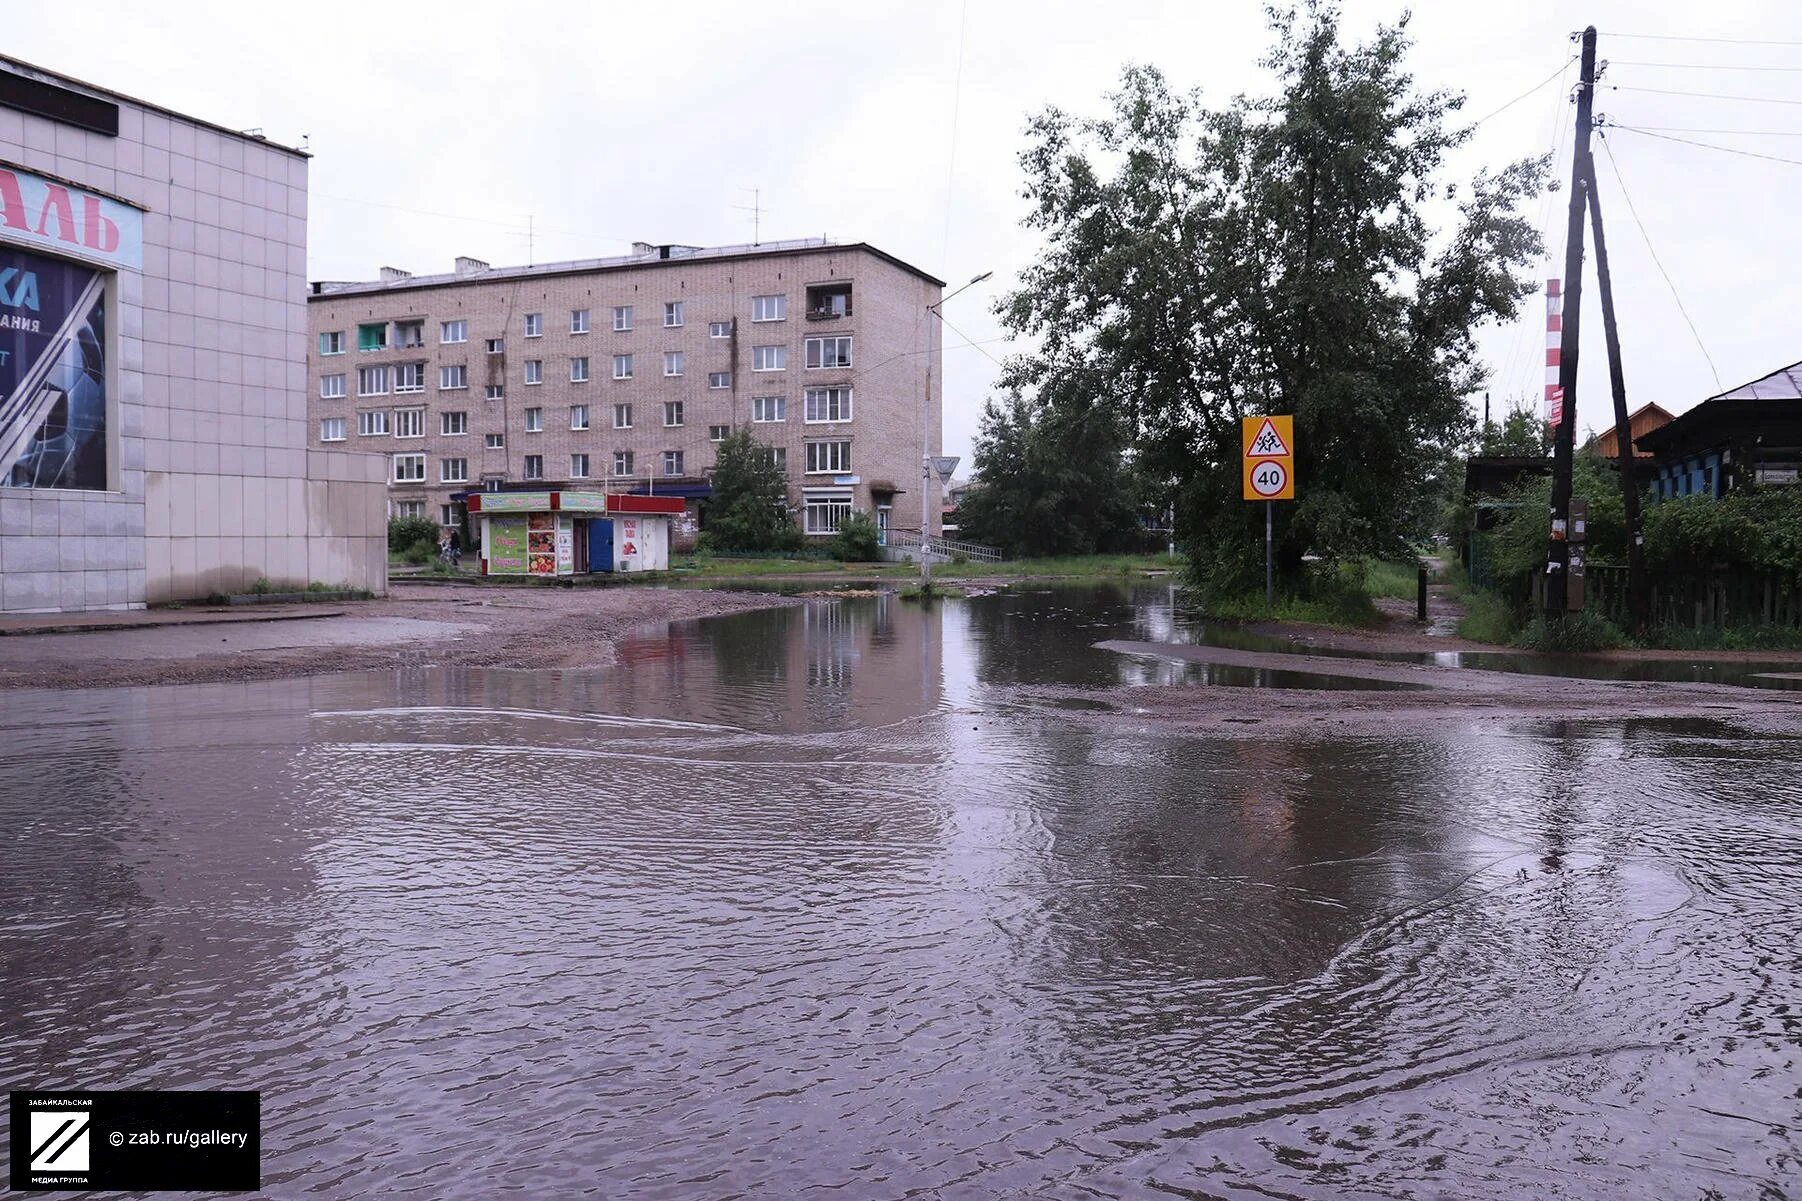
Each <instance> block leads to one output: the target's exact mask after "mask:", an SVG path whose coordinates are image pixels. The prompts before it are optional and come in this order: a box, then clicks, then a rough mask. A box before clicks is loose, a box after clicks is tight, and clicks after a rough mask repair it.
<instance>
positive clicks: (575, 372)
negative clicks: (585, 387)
mask: <svg viewBox="0 0 1802 1201" xmlns="http://www.w3.org/2000/svg"><path fill="white" fill-rule="evenodd" d="M569 382H570V383H572V384H585V383H587V382H588V359H587V357H586V356H583V357H581V358H574V359H571V360H570V361H569Z"/></svg>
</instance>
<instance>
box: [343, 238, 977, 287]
mask: <svg viewBox="0 0 1802 1201" xmlns="http://www.w3.org/2000/svg"><path fill="white" fill-rule="evenodd" d="M857 250H862V251H867V252H868V253H870V254H873V255H875V256H876V257H877V258H879V259H882V260H883V261H884V262H886V263H889V264H891V265H893V266H895V267H898V268H900V269H901V270H903V271H906V272H907V273H908V274H910V275H915V276H918V277H919V278H921V279H923V280H925V281H926V282H927V283H929V284H932V285H933V286H934V287H939V288H942V287H944V286H945V281H944V280H942V279H939V278H937V277H936V276H933V275H928V274H927V273H926V272H924V271H922V270H920V269H919V268H918V267H915V266H914V265H912V264H911V263H907V262H904V261H902V260H901V259H898V258H896V257H895V256H894V255H892V254H889V253H888V252H887V251H883V250H878V249H877V248H876V247H874V246H872V245H870V244H869V243H868V242H834V241H832V240H831V239H829V238H795V239H792V240H790V241H786V242H747V243H743V244H740V245H736V246H683V245H678V244H675V243H664V244H662V245H652V244H650V243H648V242H635V243H633V250H632V253H631V254H623V255H616V256H614V257H612V258H602V259H572V260H570V261H568V262H561V263H535V264H532V265H531V266H525V267H490V266H487V265H486V264H478V265H476V266H474V267H472V268H471V269H468V270H462V271H452V272H446V273H444V274H442V275H407V274H404V273H396V278H393V279H375V280H343V281H335V280H320V281H316V282H315V283H314V284H313V287H312V292H311V294H310V295H309V296H308V297H307V299H308V300H329V299H332V298H334V297H338V296H369V295H374V294H379V293H384V292H409V291H414V290H417V289H421V288H453V287H457V286H459V285H462V284H471V283H477V282H487V281H490V280H510V279H542V278H547V277H555V276H563V275H587V274H590V273H592V272H597V271H626V270H631V269H634V268H640V267H660V266H678V265H680V264H682V263H693V262H722V261H732V260H735V259H752V258H766V257H772V256H777V255H788V254H798V253H807V252H813V251H837V252H840V253H843V252H847V251H857ZM468 261H473V260H468Z"/></svg>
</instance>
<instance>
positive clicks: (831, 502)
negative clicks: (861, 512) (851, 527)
mask: <svg viewBox="0 0 1802 1201" xmlns="http://www.w3.org/2000/svg"><path fill="white" fill-rule="evenodd" d="M850 515H851V498H850V497H849V496H809V497H807V504H806V509H805V519H804V523H803V525H802V527H801V528H802V529H803V530H805V531H806V532H807V533H809V534H836V533H838V527H839V525H840V523H842V522H843V521H844V520H845V518H847V517H849V516H850Z"/></svg>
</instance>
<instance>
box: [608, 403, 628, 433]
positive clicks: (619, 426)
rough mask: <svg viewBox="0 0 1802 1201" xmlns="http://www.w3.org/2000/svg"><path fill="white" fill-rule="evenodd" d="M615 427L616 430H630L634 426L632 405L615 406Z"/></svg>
mask: <svg viewBox="0 0 1802 1201" xmlns="http://www.w3.org/2000/svg"><path fill="white" fill-rule="evenodd" d="M613 428H614V429H616V430H629V429H631V428H632V406H631V405H614V406H613Z"/></svg>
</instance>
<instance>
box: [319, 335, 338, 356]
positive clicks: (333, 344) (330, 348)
mask: <svg viewBox="0 0 1802 1201" xmlns="http://www.w3.org/2000/svg"><path fill="white" fill-rule="evenodd" d="M319 353H320V354H343V353H344V331H343V330H341V329H335V330H332V331H331V332H330V333H324V334H320V335H319Z"/></svg>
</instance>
